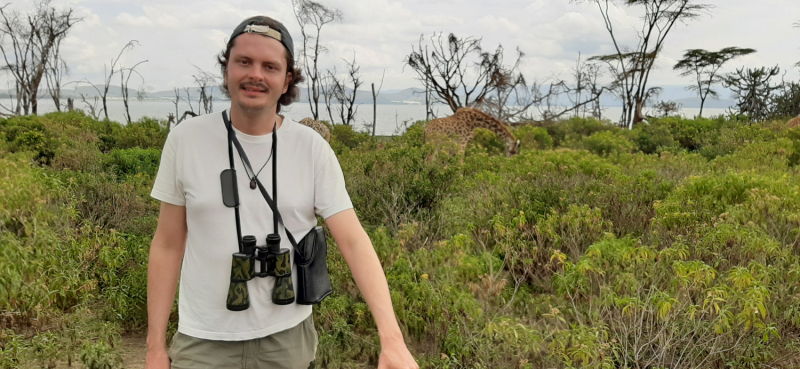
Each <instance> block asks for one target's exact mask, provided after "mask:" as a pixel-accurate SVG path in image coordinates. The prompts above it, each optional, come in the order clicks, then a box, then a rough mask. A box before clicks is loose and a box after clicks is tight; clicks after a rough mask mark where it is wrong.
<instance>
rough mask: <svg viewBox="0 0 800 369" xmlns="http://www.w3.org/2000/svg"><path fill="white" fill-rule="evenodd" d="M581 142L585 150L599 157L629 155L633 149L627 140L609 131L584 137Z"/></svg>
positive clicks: (632, 145)
mask: <svg viewBox="0 0 800 369" xmlns="http://www.w3.org/2000/svg"><path fill="white" fill-rule="evenodd" d="M582 142H583V146H584V147H585V148H586V149H587V150H589V151H591V152H593V153H595V154H597V155H600V156H609V155H619V154H624V153H630V152H631V151H632V150H633V148H634V147H635V145H634V144H633V143H632V142H631V141H629V140H628V139H627V138H625V137H623V136H621V135H617V134H614V133H613V132H611V131H603V132H598V133H595V134H592V135H591V136H589V137H584V138H583V141H582Z"/></svg>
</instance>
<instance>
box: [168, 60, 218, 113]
mask: <svg viewBox="0 0 800 369" xmlns="http://www.w3.org/2000/svg"><path fill="white" fill-rule="evenodd" d="M195 68H196V69H197V74H195V75H192V78H194V82H195V83H196V84H197V87H198V88H199V90H200V91H199V92H200V97H199V102H198V104H197V107H198V111H201V112H203V113H204V114H209V113H211V112H213V111H214V86H216V85H219V84H220V78H219V76H217V75H216V74H214V73H208V72H206V71H204V70H202V69H200V68H198V67H196V66H195ZM176 114H177V113H176Z"/></svg>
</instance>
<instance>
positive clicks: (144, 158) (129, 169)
mask: <svg viewBox="0 0 800 369" xmlns="http://www.w3.org/2000/svg"><path fill="white" fill-rule="evenodd" d="M160 160H161V150H160V149H156V148H149V149H141V148H138V147H134V148H131V149H114V150H111V152H109V153H108V154H106V159H105V160H104V162H105V163H104V165H105V167H106V168H107V169H108V170H109V171H110V172H113V173H114V174H116V175H117V176H120V177H123V176H127V175H136V174H139V173H141V174H146V175H149V176H151V177H155V176H156V173H158V163H159V161H160Z"/></svg>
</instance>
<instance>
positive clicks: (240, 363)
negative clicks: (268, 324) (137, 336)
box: [169, 316, 318, 369]
mask: <svg viewBox="0 0 800 369" xmlns="http://www.w3.org/2000/svg"><path fill="white" fill-rule="evenodd" d="M317 343H318V337H317V331H316V330H315V329H314V320H313V319H312V317H311V316H309V317H308V319H306V320H304V321H303V322H302V323H300V324H298V325H297V326H295V327H293V328H289V329H287V330H285V331H282V332H278V333H275V334H273V335H271V336H267V337H263V338H257V339H253V340H249V341H212V340H204V339H200V338H195V337H190V336H187V335H185V334H181V333H176V334H175V336H174V337H173V338H172V344H171V345H170V348H169V357H170V361H172V365H171V368H172V369H210V368H241V369H262V368H263V369H267V368H268V369H273V368H274V369H306V368H313V367H314V355H315V353H316V350H317Z"/></svg>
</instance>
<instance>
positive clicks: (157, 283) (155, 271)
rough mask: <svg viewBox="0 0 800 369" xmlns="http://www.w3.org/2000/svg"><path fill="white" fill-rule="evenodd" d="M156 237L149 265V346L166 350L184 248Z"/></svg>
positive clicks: (152, 245) (151, 247) (151, 249)
mask: <svg viewBox="0 0 800 369" xmlns="http://www.w3.org/2000/svg"><path fill="white" fill-rule="evenodd" d="M163 243H164V241H162V240H158V239H157V238H156V239H154V240H153V243H152V244H151V246H150V260H149V262H148V264H147V348H148V349H162V348H163V349H165V348H166V345H167V342H166V339H167V324H168V323H169V315H170V313H171V312H172V304H173V303H174V302H175V290H176V289H177V285H178V277H179V276H180V269H181V261H182V259H183V251H184V247H182V245H181V246H180V247H175V246H174V245H169V246H166V245H164V244H163Z"/></svg>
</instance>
